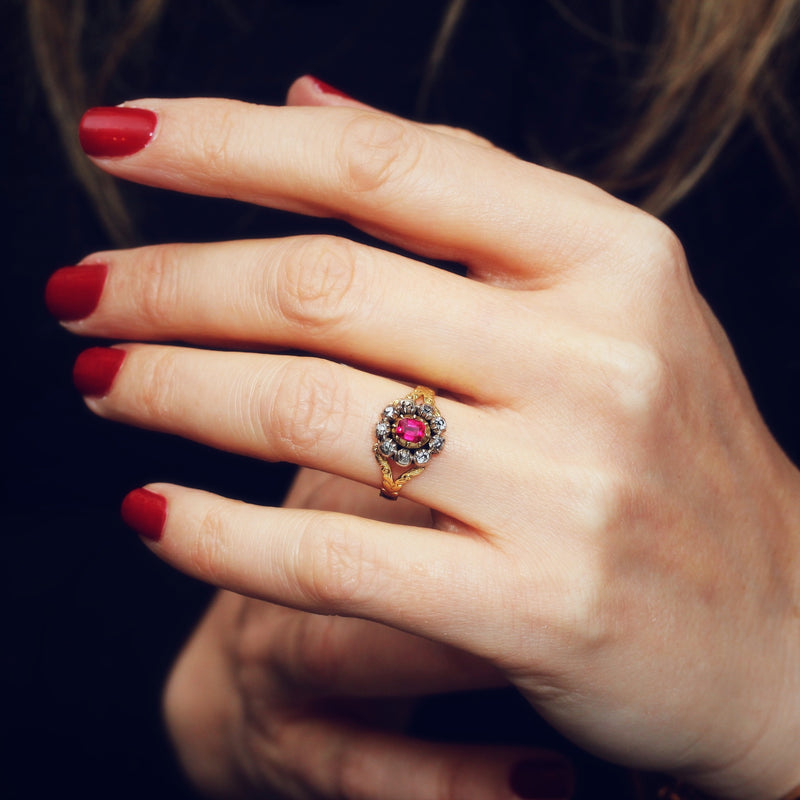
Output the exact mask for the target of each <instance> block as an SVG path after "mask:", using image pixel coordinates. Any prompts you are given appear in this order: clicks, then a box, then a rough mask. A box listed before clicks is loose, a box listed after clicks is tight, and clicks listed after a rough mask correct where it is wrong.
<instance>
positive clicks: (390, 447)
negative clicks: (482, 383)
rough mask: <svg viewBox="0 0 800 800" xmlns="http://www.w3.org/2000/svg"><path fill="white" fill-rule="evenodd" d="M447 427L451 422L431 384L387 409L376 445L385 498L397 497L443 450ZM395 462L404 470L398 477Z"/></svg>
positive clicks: (378, 432)
mask: <svg viewBox="0 0 800 800" xmlns="http://www.w3.org/2000/svg"><path fill="white" fill-rule="evenodd" d="M446 429H447V423H446V422H445V421H444V418H443V417H442V415H441V414H440V413H439V409H438V408H437V407H436V395H435V393H434V391H433V389H429V388H428V387H427V386H417V388H416V389H414V391H412V392H409V393H408V394H407V395H405V397H401V398H400V399H399V400H395V401H394V403H392V404H391V405H388V406H386V408H384V410H383V412H382V415H381V418H380V420H379V421H378V424H377V426H376V428H375V437H376V439H377V441H376V442H375V444H374V445H373V446H372V452H373V453H374V454H375V460H376V461H377V462H378V465H379V466H380V468H381V496H382V497H385V498H386V499H387V500H397V498H398V497H399V496H400V490H401V489H402V488H403V486H405V485H406V484H407V483H408V482H409V481H410V480H411V479H412V478H414V477H416V476H417V475H420V474H421V473H422V472H423V471H424V470H425V467H426V466H427V465H428V463H429V462H430V460H431V458H433V456H435V455H437V454H438V453H440V452H441V451H442V449H443V448H444V443H445V439H444V435H443V434H444V432H445V430H446ZM392 463H394V464H396V465H397V466H399V467H401V468H402V469H403V470H404V471H403V472H402V473H400V475H398V476H397V477H396V478H395V476H394V471H393V469H392Z"/></svg>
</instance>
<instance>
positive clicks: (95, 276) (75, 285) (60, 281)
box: [44, 264, 108, 322]
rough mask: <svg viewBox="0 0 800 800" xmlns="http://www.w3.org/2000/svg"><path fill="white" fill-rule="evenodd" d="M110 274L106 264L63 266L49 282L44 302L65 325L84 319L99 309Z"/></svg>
mask: <svg viewBox="0 0 800 800" xmlns="http://www.w3.org/2000/svg"><path fill="white" fill-rule="evenodd" d="M107 275H108V267H107V266H106V265H105V264H83V265H81V266H77V267H62V268H61V269H59V270H56V271H55V272H54V273H53V274H52V275H51V276H50V280H49V281H47V286H46V287H45V290H44V302H45V305H46V306H47V310H48V311H49V312H50V313H51V314H52V315H53V316H54V317H55V318H56V319H57V320H60V321H61V322H69V321H71V320H76V319H83V318H84V317H88V316H89V314H91V313H92V311H94V310H95V309H96V308H97V304H98V303H99V302H100V295H101V294H102V293H103V286H104V285H105V282H106V276H107Z"/></svg>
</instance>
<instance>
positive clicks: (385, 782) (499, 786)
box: [281, 718, 574, 800]
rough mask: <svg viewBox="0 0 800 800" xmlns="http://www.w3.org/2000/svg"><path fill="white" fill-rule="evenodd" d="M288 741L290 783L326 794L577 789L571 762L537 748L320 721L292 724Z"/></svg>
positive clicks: (463, 799) (566, 793) (393, 798)
mask: <svg viewBox="0 0 800 800" xmlns="http://www.w3.org/2000/svg"><path fill="white" fill-rule="evenodd" d="M281 742H282V744H283V752H282V765H283V768H284V770H285V771H286V778H287V783H288V784H289V785H293V786H296V787H302V786H307V787H309V788H311V789H312V790H313V791H314V792H315V793H316V794H315V796H320V797H330V798H340V797H368V798H371V800H408V799H409V798H414V800H486V798H498V800H521V798H551V799H554V798H568V797H570V796H571V795H572V791H573V787H574V778H573V775H572V770H571V769H570V767H569V765H568V763H567V762H566V760H565V759H563V758H561V757H559V756H557V755H555V754H552V753H547V752H545V751H541V750H533V749H531V748H520V747H481V746H469V745H452V744H437V743H430V742H422V741H417V740H414V739H411V738H409V737H406V736H402V735H397V734H391V733H385V732H381V731H376V730H373V729H368V728H361V727H357V726H347V725H346V724H345V723H341V722H335V721H334V722H331V721H326V720H319V719H313V718H312V719H304V718H300V719H298V720H296V721H294V722H293V723H290V724H288V725H287V726H286V728H285V729H284V730H283V731H282V733H281ZM297 796H304V795H302V794H300V793H299V792H298V795H297Z"/></svg>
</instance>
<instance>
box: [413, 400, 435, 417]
mask: <svg viewBox="0 0 800 800" xmlns="http://www.w3.org/2000/svg"><path fill="white" fill-rule="evenodd" d="M417 413H418V414H419V415H420V416H421V417H422V418H423V419H433V415H434V414H435V413H436V412H435V411H434V410H433V406H432V405H429V404H428V403H423V404H422V405H421V406H420V407H419V409H418V411H417Z"/></svg>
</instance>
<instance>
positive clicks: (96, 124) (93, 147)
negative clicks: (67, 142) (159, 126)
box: [78, 106, 158, 158]
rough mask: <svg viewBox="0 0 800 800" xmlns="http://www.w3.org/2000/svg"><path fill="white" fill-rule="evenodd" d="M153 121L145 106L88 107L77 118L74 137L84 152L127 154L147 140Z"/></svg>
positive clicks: (153, 125) (147, 141) (99, 155)
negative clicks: (77, 125) (78, 122)
mask: <svg viewBox="0 0 800 800" xmlns="http://www.w3.org/2000/svg"><path fill="white" fill-rule="evenodd" d="M157 122H158V117H157V116H156V115H155V114H154V113H153V112H152V111H150V110H148V109H146V108H128V107H127V106H112V107H101V108H90V109H89V110H88V111H87V112H86V113H85V114H84V115H83V118H82V119H81V124H80V128H79V129H78V136H79V138H80V140H81V147H82V148H83V149H84V152H85V153H86V154H87V155H90V156H96V157H98V158H111V157H113V156H131V155H133V154H134V153H138V152H139V151H140V150H141V149H142V148H143V147H145V146H146V145H147V144H148V143H149V142H150V140H151V139H152V138H153V134H154V133H155V130H156V123H157Z"/></svg>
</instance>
